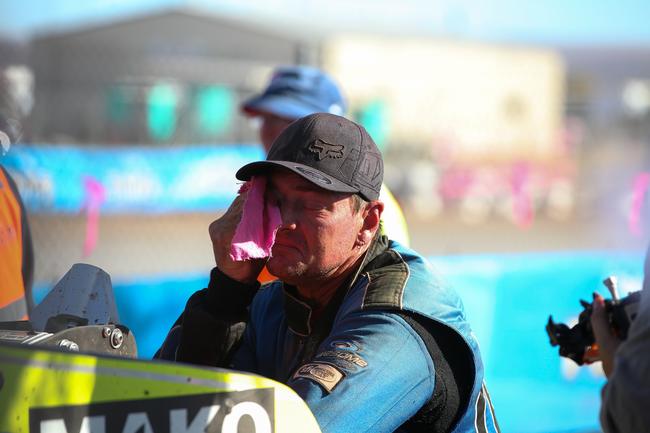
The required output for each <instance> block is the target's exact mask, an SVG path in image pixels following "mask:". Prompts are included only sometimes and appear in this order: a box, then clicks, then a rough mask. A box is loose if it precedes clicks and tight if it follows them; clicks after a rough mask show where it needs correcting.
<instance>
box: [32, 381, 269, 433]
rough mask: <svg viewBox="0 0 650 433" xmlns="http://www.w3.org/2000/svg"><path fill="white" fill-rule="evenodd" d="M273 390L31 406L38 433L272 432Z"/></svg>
mask: <svg viewBox="0 0 650 433" xmlns="http://www.w3.org/2000/svg"><path fill="white" fill-rule="evenodd" d="M274 424H275V423H274V396H273V389H271V388H269V389H255V390H248V391H241V392H228V393H215V394H202V395H192V396H182V397H165V398H154V399H145V400H127V401H117V402H109V403H96V404H89V405H75V406H58V407H48V408H32V409H30V411H29V429H30V432H33V433H202V432H207V433H273V432H274V431H275V430H274Z"/></svg>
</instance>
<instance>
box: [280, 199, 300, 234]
mask: <svg viewBox="0 0 650 433" xmlns="http://www.w3.org/2000/svg"><path fill="white" fill-rule="evenodd" d="M294 215H295V213H294V212H293V211H292V206H289V205H287V204H283V205H282V206H280V216H281V217H282V224H280V228H279V229H278V230H295V228H296V219H295V218H294Z"/></svg>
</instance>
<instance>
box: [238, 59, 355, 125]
mask: <svg viewBox="0 0 650 433" xmlns="http://www.w3.org/2000/svg"><path fill="white" fill-rule="evenodd" d="M241 108H242V111H243V112H244V113H246V114H249V115H252V116H255V115H259V114H262V113H269V114H273V115H276V116H278V117H282V118H285V119H288V120H294V119H298V118H301V117H304V116H307V115H309V114H312V113H330V114H336V115H343V114H345V112H346V110H347V106H346V103H345V100H344V99H343V95H341V91H340V90H339V88H338V86H337V85H336V83H335V82H334V80H332V78H330V77H329V76H328V75H327V74H325V73H324V72H323V71H321V70H319V69H317V68H313V67H310V66H283V67H279V68H277V69H276V70H275V71H274V73H273V77H272V78H271V82H270V83H269V85H268V87H267V88H266V89H265V90H264V92H263V93H262V94H260V95H257V96H254V97H252V98H250V99H249V100H247V101H245V102H244V103H243V104H242V107H241Z"/></svg>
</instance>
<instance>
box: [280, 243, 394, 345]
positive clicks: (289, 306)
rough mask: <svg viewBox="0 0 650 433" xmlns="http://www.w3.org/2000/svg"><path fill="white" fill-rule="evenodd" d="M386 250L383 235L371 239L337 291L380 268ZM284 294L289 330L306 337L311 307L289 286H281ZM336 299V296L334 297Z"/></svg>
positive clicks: (310, 329) (309, 332) (308, 330)
mask: <svg viewBox="0 0 650 433" xmlns="http://www.w3.org/2000/svg"><path fill="white" fill-rule="evenodd" d="M387 249H388V238H387V237H386V236H384V235H377V236H375V238H374V239H373V241H372V243H371V245H370V247H369V248H368V251H366V255H365V257H364V258H363V261H362V262H361V265H360V266H359V268H358V269H357V271H356V273H355V274H354V277H353V278H351V279H350V280H348V281H347V282H346V283H344V284H343V285H342V286H341V288H339V290H345V291H346V292H347V291H348V290H349V289H350V287H352V286H353V285H354V283H355V282H356V281H357V280H358V279H359V276H360V275H362V274H363V273H365V272H368V271H371V270H372V269H375V268H377V267H381V266H382V264H383V260H381V256H382V253H384V252H385V251H386V250H387ZM282 286H283V292H284V311H285V315H286V318H287V325H288V326H289V329H291V331H292V332H293V333H295V334H298V335H300V336H303V337H306V336H308V335H310V334H311V333H312V325H313V323H311V321H312V313H313V306H312V305H310V303H309V302H308V301H306V300H303V299H302V298H301V297H300V295H299V294H298V290H297V289H296V288H295V287H294V286H291V285H289V284H285V283H283V284H282ZM335 297H336V296H335Z"/></svg>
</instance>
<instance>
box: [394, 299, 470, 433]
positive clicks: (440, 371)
mask: <svg viewBox="0 0 650 433" xmlns="http://www.w3.org/2000/svg"><path fill="white" fill-rule="evenodd" d="M400 315H401V316H402V318H403V319H404V320H405V321H406V322H407V323H408V324H409V325H410V326H411V327H412V328H413V330H414V331H415V332H417V334H418V335H419V336H420V338H422V341H423V342H424V344H425V345H426V347H427V350H428V352H429V355H430V356H431V359H432V360H433V365H434V366H435V375H436V378H435V388H434V391H433V395H432V396H431V398H430V399H429V401H428V402H427V403H426V404H425V405H424V406H422V408H421V409H420V410H419V411H418V412H417V413H416V414H415V416H413V417H412V418H411V419H410V420H409V421H407V422H406V423H405V425H404V427H406V428H407V430H408V431H412V432H429V431H436V432H447V431H451V430H452V429H453V427H454V426H455V425H456V423H457V421H458V420H459V419H460V416H461V415H462V414H463V413H465V410H466V409H467V406H468V404H469V398H470V395H471V392H472V385H473V383H474V375H475V368H474V361H473V357H472V352H471V350H470V349H469V347H467V345H466V344H465V342H464V341H463V339H462V337H460V335H458V334H457V333H455V332H454V331H452V330H451V329H450V328H448V327H446V326H444V325H442V324H440V323H437V322H435V321H433V320H430V319H427V318H424V317H422V316H419V315H416V314H410V313H406V312H404V313H402V314H400Z"/></svg>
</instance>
